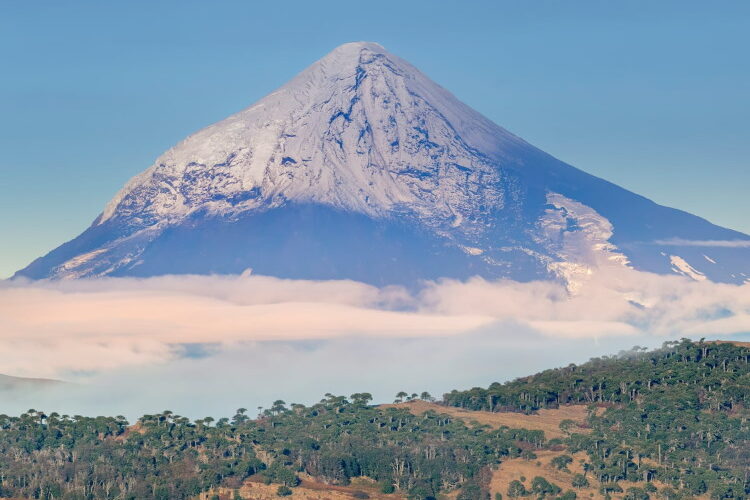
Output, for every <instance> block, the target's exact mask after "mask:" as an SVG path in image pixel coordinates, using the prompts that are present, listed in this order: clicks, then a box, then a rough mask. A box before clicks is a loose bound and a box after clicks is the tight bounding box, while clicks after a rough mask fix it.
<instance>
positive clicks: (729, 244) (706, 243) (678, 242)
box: [654, 238, 750, 248]
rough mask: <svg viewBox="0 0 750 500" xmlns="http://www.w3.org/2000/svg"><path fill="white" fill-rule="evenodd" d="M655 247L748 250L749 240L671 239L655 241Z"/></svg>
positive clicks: (749, 246)
mask: <svg viewBox="0 0 750 500" xmlns="http://www.w3.org/2000/svg"><path fill="white" fill-rule="evenodd" d="M654 243H655V244H657V245H668V246H672V245H674V246H683V247H714V248H716V247H720V248H750V240H684V239H682V238H672V239H669V240H657V241H655V242H654Z"/></svg>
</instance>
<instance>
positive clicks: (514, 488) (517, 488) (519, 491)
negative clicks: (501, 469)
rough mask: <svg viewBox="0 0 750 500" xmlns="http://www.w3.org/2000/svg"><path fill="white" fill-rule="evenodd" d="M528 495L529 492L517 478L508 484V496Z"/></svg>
mask: <svg viewBox="0 0 750 500" xmlns="http://www.w3.org/2000/svg"><path fill="white" fill-rule="evenodd" d="M528 495H529V492H528V490H527V489H526V486H524V484H523V483H522V482H521V481H519V480H518V479H514V480H513V481H511V482H510V484H509V485H508V497H510V498H519V497H525V496H528Z"/></svg>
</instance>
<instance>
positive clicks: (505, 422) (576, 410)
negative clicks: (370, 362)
mask: <svg viewBox="0 0 750 500" xmlns="http://www.w3.org/2000/svg"><path fill="white" fill-rule="evenodd" d="M388 407H396V408H405V409H407V410H409V411H410V412H412V413H414V414H415V415H421V414H423V413H424V412H426V411H429V410H432V411H434V412H436V413H443V414H446V415H450V416H451V417H453V418H457V419H459V420H463V421H464V422H466V423H467V424H471V425H489V426H490V427H494V428H499V427H503V426H506V427H511V428H515V429H529V430H539V431H544V435H545V437H546V438H547V439H553V438H560V437H563V433H562V431H561V430H560V423H561V422H562V421H563V420H572V421H574V422H575V423H576V424H578V428H577V429H575V432H578V433H582V432H588V429H586V428H585V427H584V426H585V424H586V416H587V409H586V406H585V405H569V406H561V407H560V408H558V409H556V410H539V412H537V413H536V414H534V415H525V414H523V413H512V412H489V411H470V410H463V409H461V408H455V407H453V406H442V405H439V404H435V403H428V402H427V401H421V400H416V401H409V402H406V403H400V404H392V405H383V406H381V408H388Z"/></svg>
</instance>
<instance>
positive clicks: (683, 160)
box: [0, 0, 750, 277]
mask: <svg viewBox="0 0 750 500" xmlns="http://www.w3.org/2000/svg"><path fill="white" fill-rule="evenodd" d="M748 33H750V2H746V1H737V2H731V1H722V2H704V1H701V2H689V1H675V2H668V1H661V2H653V1H628V2H602V1H590V2H589V1H582V0H577V1H574V2H570V1H562V0H559V1H550V2H545V1H528V2H522V1H507V2H506V1H501V2H499V1H486V2H485V1H462V2H439V1H434V0H433V1H415V0H408V1H405V0H399V1H379V0H374V1H370V2H356V1H352V0H349V1H330V2H326V1H309V0H307V1H286V2H270V1H269V2H253V1H236V2H231V1H221V0H216V1H205V0H203V1H195V2H194V1H189V0H181V1H158V2H155V1H133V0H131V1H128V2H102V1H90V2H88V1H75V0H71V1H66V2H59V1H37V2H28V1H20V0H18V1H15V0H8V1H3V2H1V3H0V64H1V66H0V118H1V119H0V242H2V243H1V244H0V277H1V276H7V275H9V274H11V273H12V272H13V271H15V270H17V269H18V268H20V267H22V266H24V265H26V264H27V263H28V262H29V261H31V260H32V259H33V258H35V257H37V256H39V255H41V254H43V253H45V252H47V251H49V250H50V249H52V248H53V247H55V246H57V245H58V244H59V243H61V242H63V241H66V240H68V239H70V238H72V237H74V236H76V235H77V234H78V233H79V232H80V231H82V230H83V229H84V228H85V227H86V226H87V225H88V224H89V223H90V222H91V221H92V220H93V219H94V217H95V216H96V215H97V214H98V213H99V212H100V210H101V209H102V207H103V205H104V204H105V203H106V201H107V200H108V199H109V198H110V197H111V196H112V195H113V194H114V193H115V192H116V191H117V190H118V189H119V187H120V186H121V185H122V184H123V183H124V182H125V181H126V180H127V179H129V178H130V177H131V176H133V175H134V174H136V173H138V172H139V171H141V170H143V169H145V168H146V167H148V166H149V165H150V164H151V162H152V161H153V160H154V159H155V158H156V157H157V156H158V155H159V154H160V153H161V152H162V151H163V150H165V149H167V148H168V147H169V146H171V145H172V144H173V143H175V142H177V141H179V140H180V139H182V138H183V137H184V136H186V135H187V134H189V133H191V132H194V131H196V130H198V129H200V128H202V127H203V126H205V125H208V124H210V123H212V122H214V121H217V120H219V119H221V118H224V117H225V116H227V115H229V114H231V113H233V112H235V111H238V110H240V109H242V108H244V107H246V106H248V105H249V104H251V103H252V102H254V101H255V100H257V99H258V98H260V97H262V96H263V95H264V94H266V93H268V92H270V91H272V90H273V89H274V88H275V87H277V86H279V85H280V84H282V83H284V82H285V81H286V80H287V79H289V78H290V77H291V76H293V75H294V74H296V73H297V72H299V71H300V70H302V69H303V68H304V67H305V66H307V65H308V64H310V63H311V62H313V61H314V60H316V59H318V58H319V57H321V56H323V55H324V54H326V53H327V52H328V51H330V50H331V49H333V48H334V47H335V46H337V45H339V44H341V43H344V42H348V41H355V40H370V41H377V42H379V43H381V44H383V45H384V46H385V47H386V48H387V49H389V50H390V51H391V52H393V53H396V54H398V55H400V56H401V57H403V58H405V59H407V60H409V61H411V62H412V63H413V64H414V65H416V66H417V67H419V68H421V69H422V70H423V71H424V72H425V73H427V74H428V75H429V76H431V77H432V78H433V79H434V80H435V81H437V82H438V83H440V84H441V85H443V86H444V87H446V88H448V89H449V90H451V91H452V92H453V93H455V94H456V95H457V96H458V97H459V98H461V99H463V100H464V101H465V102H467V103H468V104H470V105H471V106H473V107H474V108H476V109H478V110H479V111H481V112H482V113H484V114H485V115H487V116H488V117H490V118H491V119H493V120H494V121H496V122H497V123H499V124H500V125H502V126H504V127H506V128H508V129H509V130H511V131H513V132H514V133H516V134H518V135H520V136H522V137H524V138H525V139H527V140H528V141H530V142H532V143H533V144H535V145H537V146H539V147H541V148H542V149H544V150H545V151H547V152H549V153H551V154H553V155H555V156H557V157H558V158H560V159H562V160H565V161H567V162H569V163H572V164H573V165H576V166H577V167H579V168H582V169H584V170H587V171H589V172H591V173H593V174H596V175H599V176H601V177H604V178H606V179H608V180H611V181H613V182H615V183H618V184H620V185H622V186H624V187H626V188H629V189H631V190H633V191H636V192H638V193H640V194H643V195H646V196H648V197H650V198H652V199H654V200H655V201H657V202H659V203H662V204H666V205H670V206H675V207H678V208H682V209H686V210H688V211H690V212H693V213H696V214H698V215H701V216H703V217H706V218H708V219H709V220H711V221H713V222H716V223H718V224H721V225H724V226H728V227H731V228H734V229H738V230H741V231H744V232H750V219H749V217H748V214H750V196H748V188H750V162H749V161H748V158H750V120H749V119H748V117H749V116H750V63H749V62H748V48H750V35H748Z"/></svg>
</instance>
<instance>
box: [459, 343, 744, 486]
mask: <svg viewBox="0 0 750 500" xmlns="http://www.w3.org/2000/svg"><path fill="white" fill-rule="evenodd" d="M444 400H445V403H446V404H448V405H453V406H459V407H462V408H468V409H472V410H491V411H500V410H516V411H524V412H531V411H534V410H537V409H540V408H555V407H557V406H558V405H560V404H568V403H590V404H592V406H593V405H596V406H598V407H600V408H604V411H603V412H601V413H600V414H599V412H597V413H594V412H592V414H591V415H590V417H589V419H588V420H589V421H588V424H589V425H590V426H591V432H590V433H576V432H575V429H574V428H572V426H571V425H569V424H568V425H562V426H561V427H562V428H563V429H564V430H566V432H567V433H568V436H569V437H568V438H567V439H566V443H565V444H566V445H567V447H568V451H569V452H571V453H575V452H578V451H584V452H586V453H587V454H588V456H589V462H588V463H587V464H586V470H587V471H590V472H588V473H590V474H591V476H593V477H595V478H596V479H597V480H598V481H600V482H602V483H604V487H603V490H604V491H603V492H602V493H603V494H611V493H619V490H620V489H621V488H620V487H619V486H618V485H617V483H618V482H619V481H624V480H627V481H635V482H643V483H644V484H650V483H651V482H652V481H655V480H658V481H661V482H664V483H668V484H671V485H672V490H674V491H675V493H674V495H676V496H673V497H672V498H682V497H687V498H689V497H690V496H695V495H701V494H704V493H709V494H710V495H711V497H712V498H746V497H748V496H750V478H749V477H748V476H749V475H750V474H749V473H748V470H750V424H749V423H748V421H749V420H750V411H748V410H747V408H748V407H750V349H748V348H747V347H742V346H737V345H733V344H729V343H720V344H719V343H707V342H703V341H701V342H691V341H689V340H681V341H678V342H667V343H665V344H664V346H663V347H662V348H661V349H659V350H656V351H653V352H644V350H643V349H641V348H635V349H633V350H632V351H629V352H627V353H622V354H621V355H619V356H616V357H606V358H597V359H593V360H591V361H589V362H588V363H585V364H583V365H581V366H576V365H570V366H567V367H565V368H559V369H555V370H547V371H544V372H542V373H539V374H537V375H533V376H531V377H525V378H521V379H518V380H514V381H512V382H508V383H506V384H492V385H491V386H490V387H489V388H488V389H480V388H474V389H471V390H469V391H464V392H459V391H453V392H451V393H450V394H446V395H445V398H444ZM564 424H565V423H564ZM554 465H558V466H559V465H561V464H554ZM584 480H586V477H580V478H579V477H576V478H575V481H576V484H575V485H574V486H578V487H582V486H584V485H585V482H584ZM647 496H649V495H648V489H644V490H643V491H640V490H639V489H637V488H636V489H633V490H632V491H628V492H627V493H626V498H645V497H647Z"/></svg>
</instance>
